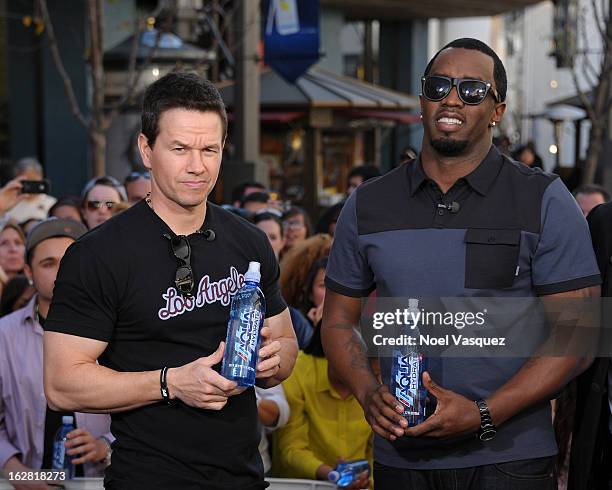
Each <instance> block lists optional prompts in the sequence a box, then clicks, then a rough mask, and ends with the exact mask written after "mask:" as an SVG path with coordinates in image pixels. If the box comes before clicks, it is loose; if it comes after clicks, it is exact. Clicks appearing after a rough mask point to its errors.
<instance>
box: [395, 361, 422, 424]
mask: <svg viewBox="0 0 612 490" xmlns="http://www.w3.org/2000/svg"><path fill="white" fill-rule="evenodd" d="M420 362H421V358H420V357H419V356H418V354H415V353H410V354H408V355H402V354H401V353H397V352H396V354H395V355H394V357H393V363H394V364H393V380H394V382H395V390H394V391H393V395H394V396H395V398H397V399H398V400H399V402H400V403H401V404H402V405H404V407H405V410H404V415H419V412H418V410H415V407H416V406H417V395H418V389H419V368H420V365H419V364H420Z"/></svg>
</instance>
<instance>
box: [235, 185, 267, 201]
mask: <svg viewBox="0 0 612 490" xmlns="http://www.w3.org/2000/svg"><path fill="white" fill-rule="evenodd" d="M247 187H256V188H257V189H261V190H262V191H265V190H266V186H265V185H263V184H260V183H259V182H254V181H251V182H242V183H240V184H238V185H237V186H235V187H234V188H233V189H232V203H234V202H236V201H241V200H242V197H243V196H244V191H245V190H246V188H247Z"/></svg>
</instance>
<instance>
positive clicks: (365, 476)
mask: <svg viewBox="0 0 612 490" xmlns="http://www.w3.org/2000/svg"><path fill="white" fill-rule="evenodd" d="M345 488H348V490H362V489H364V488H370V472H369V471H362V472H361V473H359V474H358V475H357V479H356V480H355V481H354V482H353V483H351V484H350V485H349V486H348V487H345Z"/></svg>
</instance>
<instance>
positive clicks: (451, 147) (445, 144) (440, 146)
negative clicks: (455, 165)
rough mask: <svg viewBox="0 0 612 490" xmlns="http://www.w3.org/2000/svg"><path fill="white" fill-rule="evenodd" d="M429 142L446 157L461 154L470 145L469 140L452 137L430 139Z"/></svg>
mask: <svg viewBox="0 0 612 490" xmlns="http://www.w3.org/2000/svg"><path fill="white" fill-rule="evenodd" d="M429 142H430V144H431V147H432V148H433V149H434V150H436V151H437V152H438V153H439V154H440V155H444V156H445V157H456V156H457V155H461V154H462V153H463V151H464V150H465V149H466V148H467V145H468V142H467V140H453V139H450V138H440V139H437V140H434V139H430V140H429Z"/></svg>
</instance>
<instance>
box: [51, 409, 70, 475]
mask: <svg viewBox="0 0 612 490" xmlns="http://www.w3.org/2000/svg"><path fill="white" fill-rule="evenodd" d="M73 430H74V418H73V417H72V416H70V415H64V416H63V417H62V426H61V427H60V428H59V429H58V430H57V432H56V433H55V438H54V439H53V461H52V463H51V469H53V470H56V471H65V472H66V479H67V480H72V479H73V478H74V464H73V463H72V457H71V456H69V455H68V454H66V445H65V443H66V440H67V438H66V436H67V435H68V433H69V432H72V431H73Z"/></svg>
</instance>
